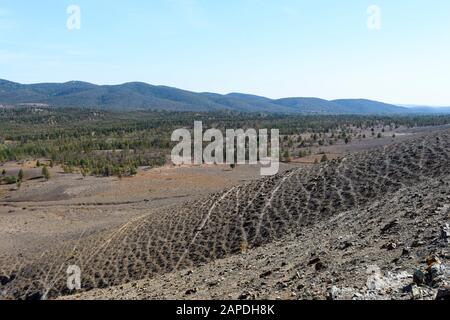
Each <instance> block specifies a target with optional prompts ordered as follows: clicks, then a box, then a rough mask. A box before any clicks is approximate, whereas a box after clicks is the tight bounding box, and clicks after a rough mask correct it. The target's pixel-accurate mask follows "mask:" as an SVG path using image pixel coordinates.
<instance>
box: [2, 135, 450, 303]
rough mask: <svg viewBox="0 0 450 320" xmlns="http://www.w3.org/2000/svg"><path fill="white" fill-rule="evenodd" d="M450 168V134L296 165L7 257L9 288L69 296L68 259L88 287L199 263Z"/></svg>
mask: <svg viewBox="0 0 450 320" xmlns="http://www.w3.org/2000/svg"><path fill="white" fill-rule="evenodd" d="M449 174H450V132H448V131H445V132H440V133H436V134H431V135H429V136H428V137H425V138H423V137H422V138H419V139H417V140H415V141H413V142H408V143H404V144H398V145H393V146H389V147H385V148H383V149H380V150H375V151H371V152H365V153H360V154H355V155H352V156H348V157H347V158H345V159H342V160H339V161H332V162H329V163H326V164H323V165H317V166H314V167H311V168H301V169H296V170H292V171H289V172H287V173H285V174H283V175H279V176H275V177H271V178H266V179H263V180H259V181H256V182H251V183H248V184H245V185H241V186H238V187H233V188H231V189H229V190H227V191H226V192H223V193H221V194H212V195H211V196H209V197H208V198H206V199H204V200H202V201H196V202H192V203H187V204H185V205H183V206H178V207H172V208H169V209H164V210H158V211H152V212H148V213H147V214H145V215H143V216H142V217H140V218H138V219H135V220H133V221H130V222H128V223H127V224H126V225H124V226H122V227H121V228H119V229H117V230H114V231H113V232H108V233H104V234H101V235H93V236H91V237H89V238H85V239H83V240H81V241H79V242H76V243H66V244H64V245H62V246H61V248H60V249H59V250H55V251H52V252H48V253H45V254H43V255H42V256H41V257H39V258H37V259H35V260H33V261H16V262H15V263H13V262H12V261H9V260H8V259H6V260H5V261H0V268H1V269H0V274H3V276H2V277H1V279H2V286H1V287H0V292H1V294H2V295H3V297H11V298H24V299H25V298H27V299H32V298H52V297H56V296H60V295H65V294H69V293H70V292H69V291H68V289H67V288H66V279H67V274H66V270H67V267H68V266H69V265H77V266H79V267H80V268H81V270H82V286H83V290H84V291H87V290H91V289H95V288H106V287H111V286H116V285H122V284H125V283H128V282H130V281H133V280H140V279H144V278H149V277H152V276H157V275H158V274H165V273H169V272H172V271H177V270H181V269H185V268H193V267H197V266H200V265H203V264H206V263H208V262H211V261H215V260H218V259H223V258H226V257H229V256H232V255H236V254H240V253H242V252H246V251H248V250H252V249H255V248H258V247H261V246H263V245H267V244H270V243H273V242H274V241H277V240H280V239H283V238H285V237H286V236H287V235H289V234H297V233H299V232H300V233H301V232H302V231H305V230H308V228H311V226H314V225H316V224H319V223H323V222H324V221H328V220H329V219H331V218H333V217H338V216H339V214H341V213H344V212H348V211H349V210H354V212H361V211H366V210H367V209H368V208H369V207H370V206H371V205H373V204H374V203H376V202H380V201H381V202H383V201H387V200H388V199H390V197H392V196H393V195H394V194H395V193H396V192H398V190H400V189H407V188H410V187H412V186H416V185H418V184H421V183H422V184H423V183H428V182H430V181H438V180H440V179H443V178H445V177H448V175H449ZM355 218H356V217H355ZM11 266H13V267H11Z"/></svg>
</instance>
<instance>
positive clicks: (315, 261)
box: [308, 257, 320, 266]
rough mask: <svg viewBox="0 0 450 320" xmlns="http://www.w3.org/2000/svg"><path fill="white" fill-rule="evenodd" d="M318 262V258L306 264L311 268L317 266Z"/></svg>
mask: <svg viewBox="0 0 450 320" xmlns="http://www.w3.org/2000/svg"><path fill="white" fill-rule="evenodd" d="M318 262H320V258H318V257H316V258H313V259H311V260H310V261H309V262H308V266H312V265H314V264H317V263H318Z"/></svg>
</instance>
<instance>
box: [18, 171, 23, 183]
mask: <svg viewBox="0 0 450 320" xmlns="http://www.w3.org/2000/svg"><path fill="white" fill-rule="evenodd" d="M23 176H24V174H23V170H22V169H20V170H19V174H18V175H17V179H18V180H19V181H23Z"/></svg>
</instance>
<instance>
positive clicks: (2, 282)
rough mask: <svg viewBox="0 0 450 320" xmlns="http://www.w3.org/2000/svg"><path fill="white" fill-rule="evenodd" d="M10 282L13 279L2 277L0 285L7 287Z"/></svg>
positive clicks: (0, 277)
mask: <svg viewBox="0 0 450 320" xmlns="http://www.w3.org/2000/svg"><path fill="white" fill-rule="evenodd" d="M10 281H11V279H10V278H9V277H7V276H2V275H0V285H2V286H5V285H7V284H8V283H9V282H10Z"/></svg>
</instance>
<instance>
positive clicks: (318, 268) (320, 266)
mask: <svg viewBox="0 0 450 320" xmlns="http://www.w3.org/2000/svg"><path fill="white" fill-rule="evenodd" d="M326 268H327V267H326V266H325V264H323V262H320V261H319V262H317V263H316V265H315V266H314V269H316V271H322V270H325V269H326Z"/></svg>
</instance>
